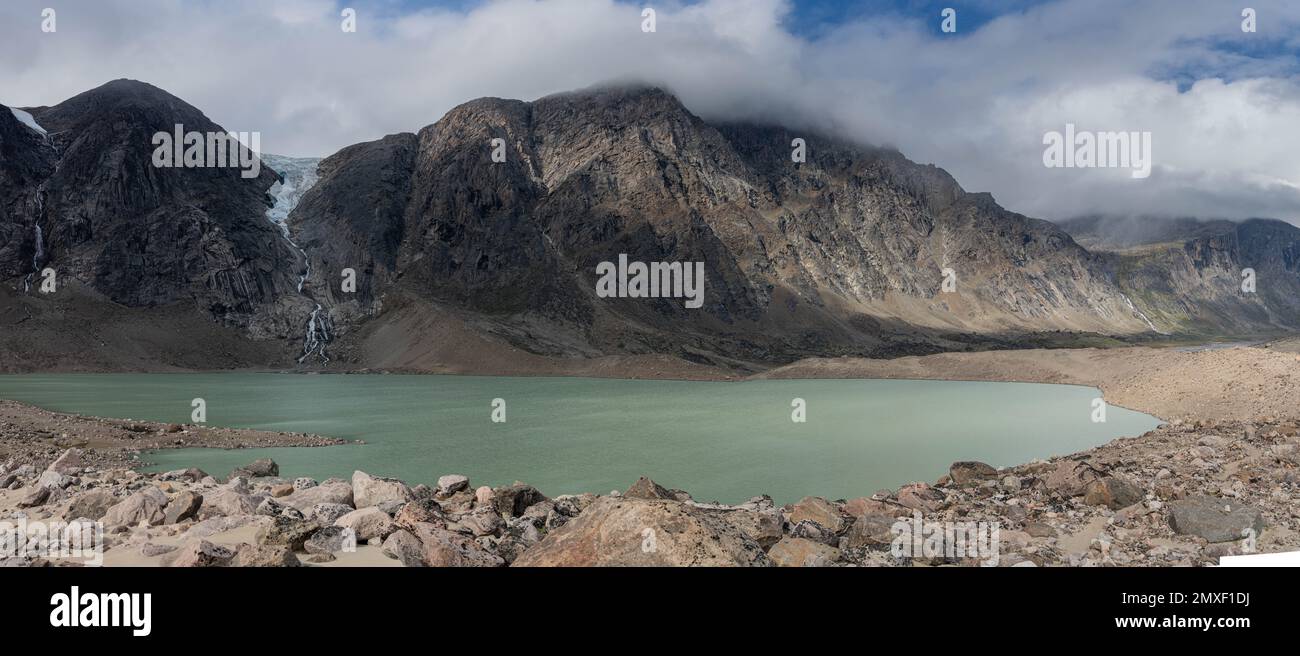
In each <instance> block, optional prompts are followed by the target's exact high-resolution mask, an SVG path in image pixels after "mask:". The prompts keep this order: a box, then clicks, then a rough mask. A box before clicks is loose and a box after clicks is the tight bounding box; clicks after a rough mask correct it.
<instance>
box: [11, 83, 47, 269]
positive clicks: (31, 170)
mask: <svg viewBox="0 0 1300 656" xmlns="http://www.w3.org/2000/svg"><path fill="white" fill-rule="evenodd" d="M54 160H55V155H54V149H53V147H52V146H50V144H49V141H48V140H47V139H46V138H45V137H44V136H43V135H41V134H40V133H39V132H37V131H36V130H33V129H31V128H29V127H28V126H26V125H24V124H23V123H22V122H20V121H19V120H18V118H17V117H16V116H15V115H14V114H13V112H12V111H10V108H8V107H6V106H4V105H0V278H4V279H8V278H14V277H17V276H21V275H25V274H28V273H31V272H32V271H33V270H34V268H35V266H36V263H35V262H34V261H33V260H34V258H35V256H36V252H37V244H36V222H35V216H37V215H38V214H39V207H40V202H41V195H40V192H39V187H40V184H41V182H42V181H43V180H45V179H46V178H48V177H49V176H50V174H51V173H52V172H53V171H54ZM40 249H41V250H44V244H42V245H41V247H40Z"/></svg>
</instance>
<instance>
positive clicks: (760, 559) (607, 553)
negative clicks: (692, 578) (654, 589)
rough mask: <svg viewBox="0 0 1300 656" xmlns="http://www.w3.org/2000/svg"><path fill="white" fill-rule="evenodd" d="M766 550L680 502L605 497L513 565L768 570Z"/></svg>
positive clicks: (726, 524) (724, 523) (723, 522)
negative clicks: (710, 567) (696, 566)
mask: <svg viewBox="0 0 1300 656" xmlns="http://www.w3.org/2000/svg"><path fill="white" fill-rule="evenodd" d="M769 564H770V561H769V560H768V559H767V556H766V555H764V553H763V549H762V548H761V547H760V546H759V545H758V543H757V542H755V541H754V540H753V539H752V538H750V537H749V536H747V535H745V534H744V533H743V532H741V531H740V530H738V529H737V528H736V527H734V526H733V525H731V524H730V523H729V522H727V521H726V520H724V519H722V518H721V517H719V516H718V515H717V514H716V513H710V512H707V511H704V510H700V509H698V508H695V507H693V506H691V505H688V504H684V503H680V502H676V501H660V500H651V499H628V498H623V497H602V498H600V499H597V500H596V501H595V502H593V503H592V504H591V505H590V506H588V507H587V509H586V510H584V511H583V512H582V514H581V515H579V516H578V517H577V518H575V519H573V520H571V521H569V522H568V523H566V524H565V525H564V526H561V527H559V528H557V529H555V530H554V531H551V532H550V533H549V534H548V535H546V537H545V538H543V540H542V541H541V542H539V543H538V544H537V545H535V546H533V547H532V548H529V549H528V550H527V551H525V552H524V553H523V554H521V555H520V556H519V558H518V559H517V560H515V562H514V563H513V565H514V566H516V567H546V566H569V567H584V566H621V565H649V566H682V565H703V566H767V565H769Z"/></svg>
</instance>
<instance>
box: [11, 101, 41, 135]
mask: <svg viewBox="0 0 1300 656" xmlns="http://www.w3.org/2000/svg"><path fill="white" fill-rule="evenodd" d="M9 111H11V112H13V113H14V118H16V119H18V121H19V122H20V123H22V124H23V125H26V126H27V127H29V128H31V129H33V130H35V131H36V132H38V133H40V135H41V136H42V137H48V136H50V133H48V132H46V131H45V128H43V127H41V126H40V124H38V123H37V122H36V119H35V118H32V115H31V114H28V113H27V112H24V111H23V110H21V109H14V108H13V107H10V108H9Z"/></svg>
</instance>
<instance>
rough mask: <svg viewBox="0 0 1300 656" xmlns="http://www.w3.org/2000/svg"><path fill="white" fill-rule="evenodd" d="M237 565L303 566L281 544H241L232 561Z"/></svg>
mask: <svg viewBox="0 0 1300 656" xmlns="http://www.w3.org/2000/svg"><path fill="white" fill-rule="evenodd" d="M230 564H231V565H233V566H235V567H302V561H300V560H298V557H297V556H295V555H294V553H293V551H291V550H290V549H289V548H288V547H286V546H284V545H280V544H241V545H239V548H238V549H236V550H235V557H234V559H233V560H232V561H231V563H230Z"/></svg>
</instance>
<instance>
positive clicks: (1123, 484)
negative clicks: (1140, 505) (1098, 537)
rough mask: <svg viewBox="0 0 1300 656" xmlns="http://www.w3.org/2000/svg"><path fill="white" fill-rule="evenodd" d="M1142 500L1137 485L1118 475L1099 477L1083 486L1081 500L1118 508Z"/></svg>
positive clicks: (1112, 508)
mask: <svg viewBox="0 0 1300 656" xmlns="http://www.w3.org/2000/svg"><path fill="white" fill-rule="evenodd" d="M1141 500H1142V490H1141V489H1140V488H1138V486H1136V485H1134V484H1133V483H1130V482H1129V481H1127V480H1125V479H1123V478H1120V477H1118V476H1106V477H1104V478H1099V479H1097V480H1095V481H1092V482H1091V483H1088V486H1087V487H1086V488H1084V493H1083V502H1084V503H1086V504H1088V505H1090V506H1106V507H1107V508H1110V509H1111V510H1119V509H1120V508H1125V507H1128V506H1131V505H1133V504H1135V503H1137V502H1139V501H1141Z"/></svg>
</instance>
